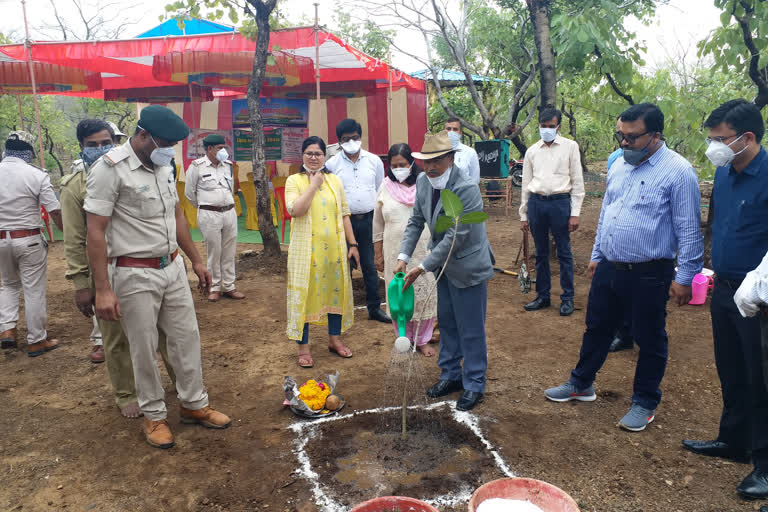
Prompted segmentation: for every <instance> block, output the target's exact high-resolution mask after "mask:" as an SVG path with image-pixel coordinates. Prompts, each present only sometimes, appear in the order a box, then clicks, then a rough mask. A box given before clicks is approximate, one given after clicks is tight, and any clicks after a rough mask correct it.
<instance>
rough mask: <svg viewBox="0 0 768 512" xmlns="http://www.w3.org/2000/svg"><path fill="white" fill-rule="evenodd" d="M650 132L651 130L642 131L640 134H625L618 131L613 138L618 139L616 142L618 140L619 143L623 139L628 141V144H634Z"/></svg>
mask: <svg viewBox="0 0 768 512" xmlns="http://www.w3.org/2000/svg"><path fill="white" fill-rule="evenodd" d="M649 133H651V132H650V131H647V132H643V133H640V134H638V135H625V134H623V133H621V132H618V131H617V132H616V133H614V134H613V138H614V139H616V142H618V143H619V144H621V143H622V141H627V144H634V143H635V142H637V139H639V138H640V137H642V136H643V135H647V134H649Z"/></svg>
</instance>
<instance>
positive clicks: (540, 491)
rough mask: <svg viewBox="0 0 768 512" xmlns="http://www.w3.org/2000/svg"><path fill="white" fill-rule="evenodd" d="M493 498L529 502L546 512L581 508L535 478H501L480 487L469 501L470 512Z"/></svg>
mask: <svg viewBox="0 0 768 512" xmlns="http://www.w3.org/2000/svg"><path fill="white" fill-rule="evenodd" d="M491 498H506V499H510V500H528V501H530V502H531V503H533V504H534V505H536V506H537V507H539V508H540V509H541V510H543V511H544V512H579V506H578V505H576V502H575V501H573V498H571V497H570V496H568V494H566V493H565V491H563V490H562V489H560V488H558V487H555V486H554V485H552V484H548V483H547V482H542V481H541V480H534V479H533V478H501V479H499V480H493V481H492V482H488V483H487V484H485V485H483V486H481V487H478V488H477V490H476V491H475V492H474V494H472V497H471V498H470V499H469V506H468V510H469V512H475V511H476V510H477V507H479V506H480V504H481V503H482V502H484V501H485V500H488V499H491Z"/></svg>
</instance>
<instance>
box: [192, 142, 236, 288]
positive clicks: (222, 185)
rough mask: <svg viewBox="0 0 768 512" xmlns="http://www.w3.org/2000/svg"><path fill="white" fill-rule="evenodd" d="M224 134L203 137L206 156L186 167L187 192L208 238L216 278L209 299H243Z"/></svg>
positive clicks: (233, 185) (210, 265)
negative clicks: (237, 285) (238, 285)
mask: <svg viewBox="0 0 768 512" xmlns="http://www.w3.org/2000/svg"><path fill="white" fill-rule="evenodd" d="M224 143H225V141H224V136H223V135H219V134H217V133H212V134H210V135H208V136H207V137H206V138H204V139H203V147H204V148H205V156H204V157H201V158H198V159H197V160H195V161H193V162H192V163H191V164H190V165H189V169H187V181H186V184H185V186H184V195H185V196H187V199H189V202H190V203H192V206H194V207H196V208H197V223H198V225H199V226H200V232H201V233H202V234H203V240H205V252H206V255H207V256H208V271H209V272H210V273H211V276H212V277H213V282H212V284H211V293H210V294H209V295H208V300H209V301H211V302H216V301H218V300H219V299H220V298H221V297H222V296H224V297H226V298H228V299H236V300H239V299H244V298H245V295H244V294H243V293H242V292H240V291H238V290H237V289H236V288H235V252H236V251H237V213H235V199H234V197H233V195H232V194H233V192H234V190H235V188H236V183H235V177H234V173H233V172H232V162H231V161H230V160H229V153H227V148H226V147H225V145H224Z"/></svg>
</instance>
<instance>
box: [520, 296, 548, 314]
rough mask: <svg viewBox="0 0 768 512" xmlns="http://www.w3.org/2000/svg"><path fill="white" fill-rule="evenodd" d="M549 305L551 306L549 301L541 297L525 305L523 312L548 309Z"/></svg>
mask: <svg viewBox="0 0 768 512" xmlns="http://www.w3.org/2000/svg"><path fill="white" fill-rule="evenodd" d="M551 305H552V303H551V302H550V300H549V299H544V298H542V297H536V300H534V301H533V302H529V303H528V304H526V305H525V310H526V311H537V310H539V309H544V308H548V307H549V306H551Z"/></svg>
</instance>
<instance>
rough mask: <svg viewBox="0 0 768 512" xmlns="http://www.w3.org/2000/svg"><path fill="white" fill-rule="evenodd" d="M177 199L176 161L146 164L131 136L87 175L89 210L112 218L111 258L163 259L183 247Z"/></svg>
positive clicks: (98, 162)
mask: <svg viewBox="0 0 768 512" xmlns="http://www.w3.org/2000/svg"><path fill="white" fill-rule="evenodd" d="M178 202H179V197H178V195H176V184H175V183H174V181H173V169H172V168H171V166H165V167H155V169H154V170H152V169H148V168H147V167H144V165H143V164H142V163H141V160H139V157H137V156H136V153H134V151H133V149H132V148H131V141H130V139H129V140H128V142H126V143H125V144H123V145H122V146H119V147H117V148H115V149H113V150H111V151H109V152H108V153H107V154H106V155H104V156H103V157H102V158H101V159H99V160H98V161H97V162H96V163H95V164H93V167H91V169H90V170H89V171H88V176H87V177H86V198H85V204H84V208H85V211H86V212H88V213H91V214H93V215H100V216H102V217H111V222H110V223H109V225H108V227H107V255H108V256H109V257H110V258H116V257H119V256H132V257H134V258H159V257H162V256H168V255H170V254H171V253H173V252H174V251H175V250H176V249H178V244H177V243H176V206H177V205H178Z"/></svg>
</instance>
